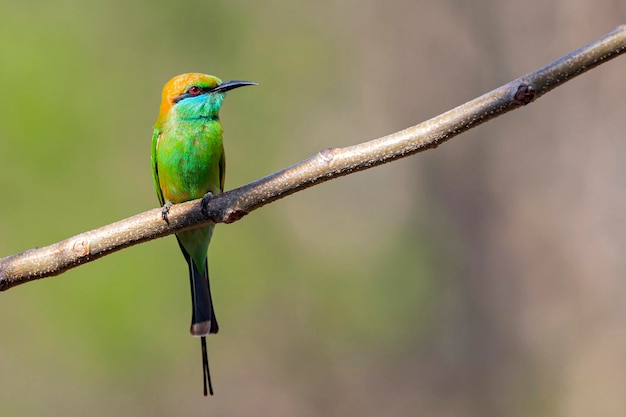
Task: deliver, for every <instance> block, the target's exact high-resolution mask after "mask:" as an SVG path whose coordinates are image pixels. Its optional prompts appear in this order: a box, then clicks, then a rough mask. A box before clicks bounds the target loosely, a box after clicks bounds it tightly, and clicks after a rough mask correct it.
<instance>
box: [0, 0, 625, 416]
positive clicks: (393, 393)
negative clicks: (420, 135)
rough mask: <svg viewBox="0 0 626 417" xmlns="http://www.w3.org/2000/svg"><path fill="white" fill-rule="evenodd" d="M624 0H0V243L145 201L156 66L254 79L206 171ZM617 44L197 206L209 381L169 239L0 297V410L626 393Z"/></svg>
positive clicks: (511, 57) (490, 60) (549, 401)
mask: <svg viewBox="0 0 626 417" xmlns="http://www.w3.org/2000/svg"><path fill="white" fill-rule="evenodd" d="M625 16H626V4H625V3H624V2H623V1H621V0H599V1H594V2H590V1H584V0H572V1H567V2H545V1H541V0H529V1H525V2H519V1H512V0H507V1H496V0H473V1H465V0H446V1H434V0H422V1H415V0H389V1H385V2H381V1H368V0H366V1H359V2H356V1H348V2H332V1H327V0H321V1H319V2H308V1H301V0H295V1H291V2H278V1H269V2H254V1H246V0H230V1H187V0H181V1H176V2H173V1H145V0H143V1H137V2H127V1H120V0H107V1H91V2H78V1H72V0H59V1H55V2H48V1H41V0H33V1H15V0H6V1H4V2H3V3H2V4H1V5H0V189H1V190H2V194H1V195H2V198H1V205H0V256H8V255H10V254H13V253H16V252H20V251H23V250H26V249H29V248H32V247H35V246H44V245H46V244H50V243H53V242H56V241H58V240H61V239H64V238H66V237H69V236H72V235H74V234H77V233H80V232H82V231H85V230H89V229H93V228H96V227H99V226H101V225H104V224H108V223H110V222H113V221H116V220H119V219H122V218H125V217H127V216H131V215H133V214H136V213H139V212H142V211H145V210H148V209H151V208H154V207H156V206H157V200H156V197H155V195H154V190H153V186H152V178H151V172H150V161H149V159H150V158H149V154H150V139H151V130H152V124H153V123H154V120H155V118H156V114H157V110H158V104H159V100H160V90H161V87H162V85H163V84H164V83H165V82H166V81H167V80H168V79H169V78H171V77H172V76H174V75H176V74H178V73H182V72H190V71H200V72H207V73H211V74H215V75H218V76H220V77H221V78H223V79H249V80H253V81H257V82H259V83H260V86H259V87H255V88H250V89H243V90H238V91H236V92H233V93H230V94H229V97H228V98H227V100H226V103H225V106H224V108H223V111H222V121H223V123H224V125H225V129H226V133H225V139H226V151H227V156H228V158H227V160H228V162H227V166H228V174H227V180H226V185H227V188H234V187H236V186H239V185H242V184H245V183H247V182H249V181H251V180H254V179H256V178H258V177H261V176H264V175H266V174H269V173H271V172H274V171H276V170H278V169H280V168H283V167H285V166H288V165H291V164H293V163H296V162H298V161H300V160H302V159H305V158H307V157H309V156H311V155H313V154H314V153H316V152H317V151H319V150H320V149H323V148H325V147H330V146H345V145H350V144H355V143H358V142H361V141H364V140H368V139H372V138H375V137H378V136H380V135H383V134H387V133H391V132H394V131H397V130H400V129H402V128H405V127H408V126H410V125H413V124H416V123H418V122H420V121H422V120H425V119H427V118H429V117H431V116H434V115H436V114H438V113H440V112H443V111H445V110H447V109H449V108H452V107H454V106H456V105H458V104H461V103H463V102H465V101H467V100H469V99H472V98H473V97H475V96H478V95H480V94H482V93H484V92H486V91H488V90H490V89H492V88H495V87H497V86H499V85H500V84H502V83H505V82H507V81H509V80H511V79H513V78H516V77H518V76H520V75H522V74H524V73H526V72H529V71H532V70H534V69H536V68H538V67H540V66H542V65H544V64H547V63H548V62H550V61H552V60H553V59H556V58H558V57H560V56H562V55H564V54H566V53H568V52H570V51H572V50H574V49H576V48H578V47H580V46H582V45H584V44H586V43H588V42H590V41H592V40H593V39H596V38H597V37H600V36H601V35H603V34H604V33H606V32H609V31H610V30H612V29H613V28H614V27H615V26H617V25H618V24H620V23H624V17H625ZM624 74H626V58H617V59H616V60H615V61H612V62H610V63H608V64H607V65H603V66H601V67H600V68H597V69H596V70H593V71H591V72H590V73H588V74H585V75H583V76H581V77H579V78H577V79H576V80H574V81H572V82H570V83H568V84H566V85H565V86H563V87H561V88H558V89H557V90H555V91H554V92H552V93H550V94H549V95H547V96H546V97H544V98H542V99H540V100H538V101H537V102H536V103H534V104H532V105H531V106H528V107H526V108H524V109H521V110H518V111H515V112H513V113H509V114H507V115H505V116H504V117H501V118H499V119H497V120H495V121H492V122H490V123H488V124H486V125H482V126H480V127H478V128H476V129H474V130H472V131H470V132H469V133H467V134H464V135H462V136H460V137H457V138H455V139H453V140H452V141H450V142H448V143H446V144H445V145H443V146H440V147H438V148H437V149H436V150H429V151H427V152H425V153H422V154H419V155H417V156H414V157H411V158H408V159H404V160H402V161H398V162H394V163H392V164H389V165H386V166H383V167H379V168H376V169H373V170H370V171H368V172H364V173H359V174H356V175H352V176H349V177H345V178H342V179H339V180H335V181H332V182H330V183H325V184H323V185H320V186H318V187H314V188H313V189H309V190H306V191H304V192H301V193H297V194H295V195H293V196H290V197H289V198H286V199H284V200H281V201H279V202H277V203H275V204H271V205H270V206H266V207H264V208H263V209H261V210H259V211H256V212H254V213H253V214H251V215H250V216H248V217H246V218H244V219H243V220H242V221H240V222H237V223H235V224H232V225H227V226H225V225H220V226H218V227H217V230H216V233H215V236H214V240H213V243H212V245H211V248H210V251H209V264H210V266H211V274H212V278H213V279H212V284H213V293H214V297H215V303H216V308H217V313H218V318H219V320H220V325H221V331H220V334H219V335H218V336H215V337H211V338H210V339H209V349H210V359H211V365H212V371H213V378H214V384H215V389H216V396H215V397H213V398H209V399H205V398H203V397H202V392H201V380H202V378H201V363H200V347H199V342H198V340H196V339H193V338H191V337H190V336H189V334H188V326H189V319H190V305H189V304H190V300H189V288H188V278H187V276H186V270H187V269H186V265H185V263H184V260H183V258H182V256H181V255H180V254H179V252H178V247H177V245H176V242H175V240H174V238H173V237H168V238H165V239H159V240H156V241H153V242H150V243H147V244H143V245H139V246H136V247H132V248H130V249H127V250H124V251H122V252H119V253H116V254H114V255H111V256H108V257H106V258H103V259H101V260H98V261H96V262H94V263H90V264H87V265H84V266H81V267H79V268H76V269H74V270H72V271H70V272H67V273H65V274H63V275H62V276H60V277H56V278H51V279H46V280H42V281H38V282H35V283H31V284H27V285H24V286H21V287H17V288H15V289H12V290H10V291H7V292H5V293H2V294H0V317H1V319H0V414H1V415H5V416H26V417H27V416H49V417H56V416H68V415H76V416H79V415H88V416H91V417H97V416H111V415H120V416H174V415H186V416H196V415H197V416H200V415H213V416H218V415H221V416H250V415H254V416H300V417H307V416H381V415H384V416H417V415H433V416H528V415H533V416H574V417H576V416H589V415H601V416H623V415H625V414H626V395H624V393H625V389H626V258H625V256H624V251H625V250H626V165H625V164H624V163H623V161H624V159H625V158H626V140H625V139H626V138H625V136H626V134H625V129H624V109H626V78H625V77H624Z"/></svg>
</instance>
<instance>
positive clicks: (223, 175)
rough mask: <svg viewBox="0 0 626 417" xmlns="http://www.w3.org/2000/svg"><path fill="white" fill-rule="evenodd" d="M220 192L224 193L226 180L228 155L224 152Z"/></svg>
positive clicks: (221, 158) (221, 160)
mask: <svg viewBox="0 0 626 417" xmlns="http://www.w3.org/2000/svg"><path fill="white" fill-rule="evenodd" d="M219 166H220V191H221V192H224V180H225V179H226V155H225V154H224V152H222V156H221V157H220V165H219Z"/></svg>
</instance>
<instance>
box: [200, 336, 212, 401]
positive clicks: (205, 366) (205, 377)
mask: <svg viewBox="0 0 626 417" xmlns="http://www.w3.org/2000/svg"><path fill="white" fill-rule="evenodd" d="M201 341H202V382H203V384H204V396H205V397H206V396H207V388H208V393H209V394H211V395H213V384H211V372H210V371H209V356H208V355H207V351H206V337H204V336H202V338H201Z"/></svg>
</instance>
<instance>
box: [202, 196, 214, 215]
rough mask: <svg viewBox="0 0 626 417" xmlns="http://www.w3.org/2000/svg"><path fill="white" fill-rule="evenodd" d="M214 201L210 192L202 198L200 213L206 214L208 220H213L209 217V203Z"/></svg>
mask: <svg viewBox="0 0 626 417" xmlns="http://www.w3.org/2000/svg"><path fill="white" fill-rule="evenodd" d="M212 199H213V193H212V192H210V191H209V192H208V193H206V194H205V195H204V197H202V202H201V203H200V211H202V214H204V216H205V217H206V218H208V219H212V217H211V216H210V215H209V203H210V202H211V200H212Z"/></svg>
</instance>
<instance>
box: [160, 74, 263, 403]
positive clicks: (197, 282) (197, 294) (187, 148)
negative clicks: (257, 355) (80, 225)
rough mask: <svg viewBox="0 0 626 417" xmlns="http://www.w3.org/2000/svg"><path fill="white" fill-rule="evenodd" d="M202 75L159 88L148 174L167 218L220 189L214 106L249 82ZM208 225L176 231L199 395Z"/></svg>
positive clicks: (207, 330)
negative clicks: (195, 341) (175, 208)
mask: <svg viewBox="0 0 626 417" xmlns="http://www.w3.org/2000/svg"><path fill="white" fill-rule="evenodd" d="M254 84H256V83H253V82H250V81H226V82H222V81H221V80H220V79H219V78H216V77H213V76H211V75H205V74H182V75H179V76H176V77H174V78H172V79H171V80H170V81H168V82H167V83H166V84H165V86H164V87H163V95H162V101H161V109H160V112H159V117H158V118H157V121H156V124H155V125H154V133H153V135H152V175H153V179H154V187H155V189H156V193H157V196H158V197H159V201H160V203H161V206H163V219H164V220H165V221H167V212H168V210H169V207H170V206H171V205H172V204H175V203H182V202H183V201H188V200H193V199H196V198H200V197H203V196H204V195H205V194H207V193H212V194H218V193H221V192H222V191H223V190H224V169H225V160H224V146H223V144H222V124H221V123H220V120H219V111H220V107H221V106H222V101H223V100H224V96H225V93H226V91H228V90H232V89H233V88H237V87H243V86H246V85H254ZM213 228H214V226H208V227H202V228H199V229H193V230H189V231H186V232H181V233H177V234H176V238H177V239H178V244H179V246H180V249H181V250H182V252H183V255H184V256H185V259H186V260H187V264H188V265H189V280H190V282H191V301H192V306H193V312H192V316H191V329H190V332H191V334H192V335H193V336H200V337H201V338H202V339H201V341H202V368H203V383H204V395H207V385H208V390H209V392H210V393H211V395H213V386H212V384H211V375H210V373H209V362H208V357H207V351H206V340H205V336H206V335H208V334H211V333H217V331H218V330H219V327H218V325H217V319H216V318H215V311H214V310H213V301H212V300H211V290H210V287H209V270H208V266H207V249H208V247H209V242H210V241H211V235H212V234H213Z"/></svg>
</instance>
